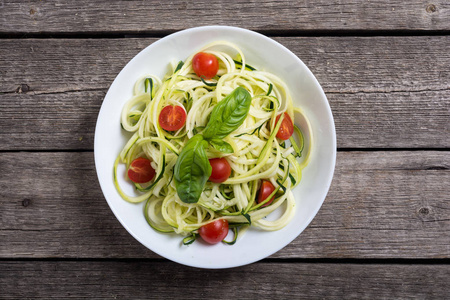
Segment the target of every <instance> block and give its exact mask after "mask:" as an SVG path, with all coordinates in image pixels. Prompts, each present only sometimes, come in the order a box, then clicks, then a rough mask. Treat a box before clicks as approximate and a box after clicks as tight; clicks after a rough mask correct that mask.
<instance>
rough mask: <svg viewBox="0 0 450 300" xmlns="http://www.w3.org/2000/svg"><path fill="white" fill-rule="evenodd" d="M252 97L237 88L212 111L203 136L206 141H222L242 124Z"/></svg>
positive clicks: (244, 90)
mask: <svg viewBox="0 0 450 300" xmlns="http://www.w3.org/2000/svg"><path fill="white" fill-rule="evenodd" d="M251 102H252V97H251V96H250V93H249V92H247V90H246V89H244V88H243V87H237V88H236V89H235V90H234V91H232V92H231V93H230V94H229V95H228V96H226V97H225V98H223V99H222V101H220V102H219V103H218V104H217V105H216V106H215V107H214V109H213V110H212V112H211V116H210V118H209V122H208V124H207V125H206V128H205V131H204V132H203V136H204V137H205V139H206V140H211V139H223V138H224V137H226V136H227V135H229V134H230V133H232V132H233V131H235V130H236V129H238V128H239V126H241V125H242V123H244V120H245V118H246V117H247V114H248V111H249V110H250V104H251Z"/></svg>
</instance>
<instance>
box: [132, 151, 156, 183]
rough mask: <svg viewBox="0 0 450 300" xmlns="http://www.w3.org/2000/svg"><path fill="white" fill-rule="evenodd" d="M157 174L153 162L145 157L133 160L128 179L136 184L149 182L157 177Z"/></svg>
mask: <svg viewBox="0 0 450 300" xmlns="http://www.w3.org/2000/svg"><path fill="white" fill-rule="evenodd" d="M155 174H156V172H155V169H153V167H152V165H151V161H150V160H149V159H147V158H143V157H139V158H136V159H135V160H133V161H132V162H131V164H130V168H129V169H128V178H130V180H131V181H133V182H136V183H145V182H149V181H150V180H152V179H153V178H154V177H155Z"/></svg>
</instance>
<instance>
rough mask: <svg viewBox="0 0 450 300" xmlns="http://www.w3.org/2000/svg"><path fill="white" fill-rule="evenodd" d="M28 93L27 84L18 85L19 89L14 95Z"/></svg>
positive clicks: (28, 87)
mask: <svg viewBox="0 0 450 300" xmlns="http://www.w3.org/2000/svg"><path fill="white" fill-rule="evenodd" d="M28 91H30V86H29V85H28V84H21V85H19V87H18V88H17V89H16V93H19V94H21V93H26V92H28Z"/></svg>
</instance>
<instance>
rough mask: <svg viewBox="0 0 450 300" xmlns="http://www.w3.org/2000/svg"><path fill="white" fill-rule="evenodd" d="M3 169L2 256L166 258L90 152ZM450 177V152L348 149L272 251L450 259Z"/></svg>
mask: <svg viewBox="0 0 450 300" xmlns="http://www.w3.org/2000/svg"><path fill="white" fill-rule="evenodd" d="M0 169H1V170H8V176H2V177H0V211H1V212H2V219H1V228H0V235H1V241H2V242H1V243H0V258H46V257H53V258H157V257H158V256H157V255H155V254H154V253H153V252H151V251H150V250H147V249H146V248H145V247H144V246H142V245H140V244H139V243H138V242H137V241H135V240H134V239H133V238H132V237H131V236H130V235H129V234H128V233H127V232H126V231H125V229H123V228H122V226H121V225H120V224H119V222H118V221H117V220H116V219H115V217H114V216H113V214H112V212H111V211H110V209H109V207H108V206H107V204H106V202H105V200H104V197H103V195H102V193H101V190H100V187H99V185H98V183H97V178H96V174H95V170H94V162H93V154H92V153H88V152H81V153H72V152H62V153H51V152H49V153H47V152H45V153H21V152H18V153H0ZM11 178H14V182H12V181H11ZM449 183H450V156H449V155H448V152H441V151H414V152H408V151H395V152H384V151H383V152H340V153H339V154H338V158H337V167H336V172H335V177H334V179H333V183H332V186H331V189H330V192H329V194H328V196H327V199H326V200H325V203H324V205H323V206H322V208H321V210H320V211H319V213H318V215H317V216H316V218H315V219H314V220H313V222H312V223H311V224H310V226H309V227H308V228H307V229H306V230H305V231H304V232H303V233H302V234H301V235H300V236H299V237H298V238H297V239H295V240H294V241H293V242H292V243H291V244H290V245H288V246H287V247H285V248H284V249H282V250H281V251H279V252H278V253H276V254H274V255H273V256H272V257H273V258H357V259H367V258H380V259H381V258H390V259H392V258H402V259H407V258H450V248H449V246H448V245H449V244H450V235H449V234H448V232H449V231H450V206H449V203H450V201H449V200H450V199H449V195H450V184H449ZM130 205H132V204H130ZM244 238H245V237H244Z"/></svg>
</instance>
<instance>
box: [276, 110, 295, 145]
mask: <svg viewBox="0 0 450 300" xmlns="http://www.w3.org/2000/svg"><path fill="white" fill-rule="evenodd" d="M280 117H281V115H279V116H277V118H276V120H275V124H277V123H278V120H279V119H280ZM293 133H294V124H293V123H292V119H291V117H289V115H288V114H287V113H284V119H283V121H281V126H280V129H278V132H277V138H279V139H281V140H288V139H289V138H290V137H291V135H292V134H293Z"/></svg>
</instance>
